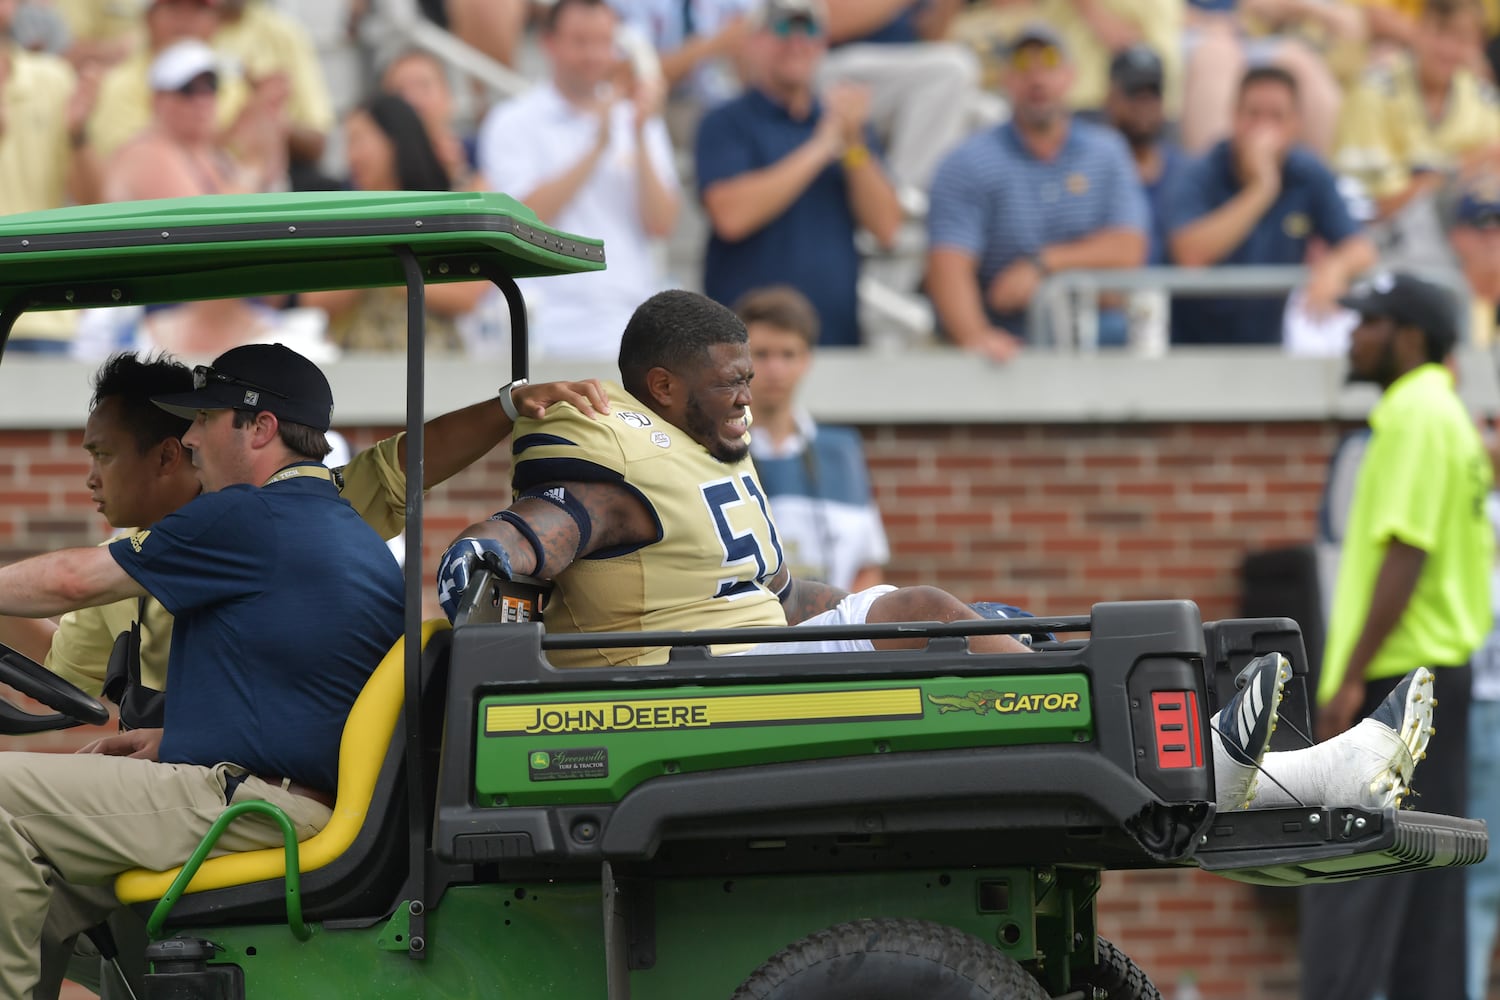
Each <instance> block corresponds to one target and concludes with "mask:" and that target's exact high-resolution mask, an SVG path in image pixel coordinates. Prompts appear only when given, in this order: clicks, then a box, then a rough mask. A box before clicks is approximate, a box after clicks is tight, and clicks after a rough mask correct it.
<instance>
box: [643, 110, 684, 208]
mask: <svg viewBox="0 0 1500 1000" xmlns="http://www.w3.org/2000/svg"><path fill="white" fill-rule="evenodd" d="M643 138H644V139H645V142H646V155H648V156H650V157H651V166H652V167H654V168H655V169H656V177H657V179H658V180H660V181H661V182H662V184H663V185H665V186H666V187H667V188H669V189H670V190H672V191H676V190H678V189H680V188H681V187H682V182H681V181H680V180H678V178H677V162H676V160H675V159H674V158H673V156H672V138H671V136H669V135H668V134H667V125H666V123H665V122H663V121H662V120H661V119H660V118H653V119H651V121H649V122H647V123H646V130H645V133H644V134H643Z"/></svg>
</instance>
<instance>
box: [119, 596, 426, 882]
mask: <svg viewBox="0 0 1500 1000" xmlns="http://www.w3.org/2000/svg"><path fill="white" fill-rule="evenodd" d="M448 628H449V625H448V623H447V622H446V621H442V620H436V621H427V622H423V623H422V648H424V649H425V648H427V643H428V641H429V640H430V639H431V638H432V637H433V636H434V635H435V634H437V633H438V632H441V631H445V630H446V629H448ZM405 668H406V639H405V637H404V636H403V637H402V638H400V639H397V640H396V644H395V645H394V646H392V647H391V651H390V652H389V653H387V654H386V655H385V658H384V659H383V660H381V661H380V665H379V666H378V667H376V668H375V672H374V673H372V674H371V675H370V679H369V680H368V681H366V682H365V686H364V689H363V690H361V691H360V693H359V697H358V698H356V699H355V701H354V707H353V708H351V709H350V710H349V720H348V721H347V722H346V723H345V724H344V734H343V737H342V738H341V739H340V741H339V787H338V795H337V797H336V799H335V800H334V807H333V815H332V816H331V817H329V820H328V823H327V825H325V826H324V827H323V829H322V830H320V831H318V832H317V833H316V834H314V835H313V836H312V837H310V838H308V839H307V840H304V841H303V842H302V845H301V848H300V854H301V857H300V859H299V867H300V868H301V870H302V872H303V873H306V872H310V871H316V870H317V869H319V868H322V867H323V866H324V865H327V864H329V863H330V862H332V861H333V860H334V859H335V858H337V857H338V856H339V855H341V854H343V853H344V852H345V851H346V850H348V849H349V845H350V844H352V843H354V838H355V837H356V836H358V834H359V831H360V829H361V828H362V827H363V826H364V823H365V816H366V815H367V814H368V813H369V811H370V800H371V799H372V798H373V797H374V794H375V782H376V781H377V780H378V779H379V777H380V768H381V766H382V765H383V764H384V763H385V757H386V752H387V750H388V749H389V748H390V745H391V738H392V736H394V734H395V731H396V719H397V716H398V715H399V714H400V712H401V703H402V701H403V700H404V699H405V694H406V669H405ZM180 871H182V868H181V866H179V867H177V868H173V869H172V870H171V871H165V872H154V871H149V870H147V869H145V868H134V869H131V870H130V871H127V872H124V873H122V874H121V875H120V877H119V878H117V879H116V880H115V895H116V896H118V897H119V899H120V902H122V903H144V902H149V901H151V900H155V899H160V898H161V897H162V896H163V895H165V894H166V891H167V889H168V888H169V887H170V886H171V885H172V880H173V879H174V878H176V877H177V875H178V873H179V872H180ZM285 875H286V852H285V849H284V848H281V847H267V848H263V849H261V850H258V851H246V852H244V853H242V854H225V855H221V856H220V857H216V858H210V859H208V860H207V861H205V862H204V863H203V865H202V867H200V868H199V869H198V874H197V875H195V876H194V877H193V881H192V882H191V883H190V884H189V885H188V887H187V891H188V892H206V891H208V890H209V889H224V888H228V887H229V886H236V885H248V884H250V883H252V882H261V881H264V880H266V879H274V878H282V877H284V876H285Z"/></svg>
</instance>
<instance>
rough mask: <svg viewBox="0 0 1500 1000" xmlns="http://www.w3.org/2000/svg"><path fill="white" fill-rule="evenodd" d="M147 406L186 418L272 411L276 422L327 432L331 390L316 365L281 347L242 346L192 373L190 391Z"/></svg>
mask: <svg viewBox="0 0 1500 1000" xmlns="http://www.w3.org/2000/svg"><path fill="white" fill-rule="evenodd" d="M151 402H153V403H155V404H156V405H157V406H159V407H161V408H162V409H163V410H166V411H167V412H168V413H175V414H177V415H178V416H179V417H186V418H187V419H189V420H191V419H193V418H194V417H195V416H197V413H198V411H199V410H245V411H247V412H250V413H262V412H265V413H274V414H275V415H276V417H277V419H279V420H285V421H288V422H289V423H294V424H306V425H307V426H308V427H311V428H313V429H314V430H319V431H326V430H328V425H329V424H330V423H332V421H333V390H332V389H331V388H329V386H328V378H327V377H326V376H325V375H324V374H323V372H322V371H321V370H319V368H318V366H317V365H315V364H313V363H312V362H311V361H309V360H307V359H306V358H304V357H303V356H302V355H300V354H298V353H297V352H296V351H294V350H292V349H291V348H290V347H287V346H286V345H284V344H246V345H245V346H244V347H236V348H234V349H232V350H229V351H225V352H224V353H223V354H221V355H219V356H218V357H217V358H215V359H214V363H213V364H211V365H199V366H198V367H196V368H194V369H193V391H192V392H177V393H172V394H171V395H168V396H154V397H152V399H151Z"/></svg>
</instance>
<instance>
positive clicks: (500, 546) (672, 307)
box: [438, 291, 1431, 809]
mask: <svg viewBox="0 0 1500 1000" xmlns="http://www.w3.org/2000/svg"><path fill="white" fill-rule="evenodd" d="M619 366H620V377H621V381H620V383H619V384H616V383H612V382H611V383H606V389H607V392H608V395H609V400H610V415H609V416H608V417H607V418H601V419H599V420H588V419H584V417H583V416H582V415H581V414H578V413H575V412H573V411H572V408H571V407H569V406H568V405H566V404H564V405H561V406H556V407H553V408H551V410H550V411H549V412H548V413H547V415H546V416H545V417H544V418H543V419H541V420H535V419H523V420H520V421H518V422H517V426H516V432H515V437H514V439H513V440H512V444H511V447H512V450H513V452H514V455H515V473H514V483H513V486H514V490H515V500H514V502H513V503H512V504H511V505H510V506H509V507H507V508H506V509H505V510H502V511H500V512H498V513H496V514H495V515H493V516H492V517H490V518H489V519H488V520H486V521H481V522H479V523H477V524H473V525H470V526H469V527H468V528H466V529H465V530H464V531H463V532H462V533H461V535H460V537H459V538H458V539H457V540H456V541H455V542H454V543H453V544H452V546H451V547H450V548H449V549H448V551H447V552H446V553H445V554H444V556H443V559H442V562H441V564H440V566H439V569H438V595H439V599H440V601H441V602H442V605H443V608H444V610H445V611H446V612H447V613H448V615H449V617H450V618H451V617H452V616H453V615H454V613H455V612H456V610H457V607H458V603H459V600H460V597H461V595H462V593H463V590H464V589H465V587H466V586H467V585H468V581H469V577H470V574H471V572H472V570H473V568H474V567H475V566H476V565H478V564H479V563H480V562H481V561H482V562H483V563H484V564H485V565H486V566H487V567H489V568H490V569H493V570H495V571H497V572H500V573H502V574H506V575H510V574H515V573H522V574H529V575H532V576H538V577H542V578H544V579H549V580H551V581H552V582H553V585H554V590H553V592H552V595H551V597H550V599H549V603H548V609H547V626H548V629H549V630H550V631H553V632H560V633H578V632H601V631H602V632H616V631H644V630H658V629H667V630H691V629H704V628H718V629H723V628H740V627H753V626H783V625H786V624H788V623H792V624H807V625H861V624H866V623H877V622H911V621H944V622H946V621H964V620H970V619H977V618H979V617H980V616H979V614H978V612H976V611H974V610H973V609H971V608H970V607H969V606H968V605H966V604H965V603H963V602H962V601H960V600H959V599H958V598H956V597H954V596H952V595H951V594H948V593H946V592H944V591H942V590H938V589H936V588H933V587H908V588H901V589H898V588H895V587H891V586H877V587H872V588H870V589H868V590H864V591H861V592H859V593H855V594H848V593H846V592H844V591H842V590H838V589H837V588H833V587H830V586H828V585H826V584H822V583H815V582H812V581H807V580H797V579H793V578H792V576H791V574H790V572H789V571H788V569H787V567H786V565H785V562H784V560H783V558H782V553H781V547H780V544H779V542H778V539H777V533H776V526H775V523H774V521H773V520H772V518H771V513H770V510H769V507H768V506H767V503H766V498H765V492H764V490H762V489H761V486H760V483H759V480H758V479H757V478H756V475H755V469H754V466H753V465H752V464H751V462H750V458H749V437H748V433H747V431H748V426H749V420H750V413H749V407H750V402H751V391H750V382H751V379H752V377H753V375H754V371H753V368H752V365H751V361H750V353H749V347H748V343H747V335H746V332H745V327H744V325H743V324H742V323H741V322H740V321H739V319H738V318H737V317H736V316H735V315H734V313H732V312H730V311H729V310H728V309H725V308H724V307H723V306H720V305H718V304H717V303H715V302H713V301H712V300H710V299H708V298H706V297H704V296H702V295H697V294H695V293H691V292H684V291H668V292H662V293H659V294H657V295H655V296H652V297H651V298H650V299H647V300H646V302H644V303H643V304H642V305H641V306H640V307H639V308H638V309H637V310H636V311H635V314H634V315H633V316H632V317H631V319H630V322H629V323H628V324H627V325H626V327H625V332H624V336H623V338H622V340H621V345H620V361H619ZM925 642H926V640H925V639H924V638H917V639H909V640H908V639H896V640H891V639H880V640H873V641H872V640H869V639H848V640H814V641H807V642H790V643H767V644H765V645H764V646H759V647H754V646H750V645H749V644H741V645H737V646H717V647H715V650H714V651H715V652H716V653H718V654H721V655H723V654H733V653H742V652H745V651H747V650H748V649H752V648H753V649H755V651H756V652H763V653H790V652H826V651H843V652H858V651H867V650H871V649H876V648H881V649H890V648H916V647H919V646H921V645H923V644H925ZM969 644H970V648H971V649H973V650H974V651H976V652H1009V651H1024V649H1025V647H1023V646H1021V645H1020V644H1019V643H1017V642H1016V641H1015V640H1013V639H1011V638H1010V637H1008V636H971V637H970V639H969ZM666 654H667V650H666V649H665V648H662V647H654V648H634V649H602V650H594V651H590V650H579V651H571V650H568V651H565V650H552V651H550V652H549V654H548V656H549V659H550V660H551V661H552V662H553V663H554V664H555V665H557V666H586V665H590V664H598V663H600V662H601V661H602V662H608V663H610V664H613V665H632V664H649V663H660V662H663V661H665V659H666ZM1290 676H1291V671H1290V669H1289V668H1288V667H1287V664H1286V660H1285V659H1284V658H1283V657H1281V656H1279V655H1272V656H1268V657H1264V658H1262V659H1261V660H1259V661H1256V664H1255V669H1254V670H1252V671H1250V676H1249V678H1248V682H1247V684H1246V686H1245V687H1244V688H1243V689H1242V690H1240V691H1239V692H1238V693H1237V695H1236V697H1235V698H1233V699H1231V700H1230V702H1229V703H1228V704H1227V705H1226V706H1225V707H1224V709H1223V711H1222V712H1221V713H1220V714H1219V716H1218V717H1216V719H1215V732H1216V734H1217V738H1216V739H1215V741H1214V742H1215V750H1216V765H1217V766H1216V776H1217V777H1218V779H1219V784H1220V792H1221V795H1220V796H1219V798H1220V805H1221V807H1223V808H1230V809H1232V808H1240V807H1243V806H1245V805H1247V804H1248V803H1249V802H1250V801H1252V800H1254V799H1257V798H1263V799H1266V800H1269V799H1272V798H1274V797H1275V796H1278V795H1281V794H1283V793H1285V794H1290V795H1294V796H1295V797H1297V798H1299V799H1304V800H1306V797H1311V798H1313V799H1316V800H1318V801H1338V802H1346V803H1350V804H1353V803H1357V802H1363V801H1367V800H1368V801H1375V800H1379V801H1385V802H1389V801H1393V800H1395V799H1397V798H1399V797H1400V795H1402V794H1404V792H1405V790H1406V786H1407V783H1409V781H1410V779H1411V771H1412V768H1413V767H1414V766H1415V761H1416V759H1417V758H1418V757H1419V756H1420V755H1421V751H1422V748H1423V747H1425V745H1426V740H1427V736H1428V734H1429V732H1430V729H1431V710H1430V706H1431V678H1430V676H1429V677H1427V678H1425V679H1424V678H1422V677H1420V676H1413V677H1412V678H1409V679H1408V682H1407V683H1406V684H1404V685H1403V686H1402V688H1401V689H1400V693H1399V696H1398V695H1397V694H1393V695H1392V697H1393V699H1395V701H1393V703H1392V704H1391V706H1390V707H1389V711H1388V712H1386V715H1388V716H1389V718H1386V717H1385V716H1382V714H1381V713H1379V712H1377V713H1376V715H1377V716H1381V718H1380V719H1379V720H1376V721H1372V720H1369V719H1367V720H1365V722H1364V723H1362V724H1361V725H1360V726H1356V727H1355V728H1354V729H1352V730H1350V731H1349V733H1348V734H1347V739H1345V740H1343V741H1329V743H1327V744H1323V745H1321V746H1320V747H1313V748H1309V749H1308V750H1304V751H1292V752H1290V753H1288V754H1277V755H1274V756H1273V757H1266V758H1265V759H1264V760H1263V757H1265V754H1266V749H1267V746H1268V744H1269V740H1270V734H1271V730H1272V729H1274V728H1275V723H1276V717H1277V716H1276V712H1277V707H1278V706H1279V704H1280V700H1281V695H1282V689H1283V687H1284V685H1285V683H1286V681H1287V680H1288V679H1290ZM1383 708H1384V706H1383ZM1372 719H1374V717H1373V716H1372ZM1221 760H1222V763H1220V761H1221ZM1272 763H1274V765H1275V767H1274V770H1273V769H1272V766H1271V765H1272ZM1264 776H1269V777H1270V778H1271V779H1274V781H1262V780H1259V779H1260V778H1261V777H1264ZM1288 790H1290V791H1288ZM1330 795H1331V796H1334V797H1333V798H1329V797H1328V796H1330Z"/></svg>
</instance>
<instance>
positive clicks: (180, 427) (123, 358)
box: [89, 352, 193, 453]
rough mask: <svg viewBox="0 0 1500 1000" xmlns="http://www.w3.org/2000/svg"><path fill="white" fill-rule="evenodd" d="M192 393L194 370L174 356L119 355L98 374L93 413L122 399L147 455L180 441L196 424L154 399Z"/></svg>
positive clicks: (128, 421)
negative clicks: (169, 442)
mask: <svg viewBox="0 0 1500 1000" xmlns="http://www.w3.org/2000/svg"><path fill="white" fill-rule="evenodd" d="M192 391H193V372H192V369H190V368H189V367H188V366H187V365H185V364H183V363H182V362H181V361H178V360H176V359H175V358H173V357H172V356H171V355H168V354H157V355H155V356H151V355H147V356H146V357H145V359H144V360H143V359H142V358H141V357H140V356H139V355H136V354H134V353H128V352H127V353H124V354H116V355H114V356H112V357H111V358H110V359H109V360H108V361H106V362H104V364H103V365H101V366H100V367H99V370H98V371H97V372H95V373H94V395H93V398H92V399H90V400H89V412H90V413H92V412H93V411H94V410H96V409H98V407H99V404H100V403H103V402H104V401H105V400H106V399H117V400H119V401H120V413H121V415H122V416H123V417H124V419H125V426H126V429H127V430H129V431H130V434H131V436H132V437H134V438H135V443H136V447H137V448H139V449H140V451H141V452H142V453H145V452H146V451H147V450H148V449H150V448H152V447H154V446H155V445H158V444H160V443H161V442H163V441H165V440H166V439H167V438H179V439H180V438H181V437H182V436H183V435H184V434H186V433H187V431H188V428H189V427H191V426H192V425H193V423H192V421H191V420H188V419H186V418H184V417H179V416H178V415H177V414H175V413H168V412H167V411H166V410H163V409H162V408H161V407H159V406H157V405H156V404H155V403H153V402H151V397H153V396H168V395H173V394H175V393H180V392H192Z"/></svg>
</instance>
